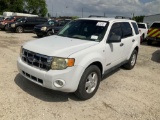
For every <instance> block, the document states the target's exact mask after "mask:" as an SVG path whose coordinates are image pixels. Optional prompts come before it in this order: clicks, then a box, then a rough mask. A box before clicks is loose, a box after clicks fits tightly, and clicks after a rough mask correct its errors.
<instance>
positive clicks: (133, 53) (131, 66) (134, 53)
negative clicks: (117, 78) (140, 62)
mask: <svg viewBox="0 0 160 120" xmlns="http://www.w3.org/2000/svg"><path fill="white" fill-rule="evenodd" d="M137 54H138V52H137V50H134V51H133V52H132V55H131V57H130V59H129V64H130V68H131V69H132V68H134V66H135V65H136V62H137ZM133 55H136V59H135V63H134V65H132V64H131V61H132V58H133Z"/></svg>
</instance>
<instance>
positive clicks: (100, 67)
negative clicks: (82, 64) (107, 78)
mask: <svg viewBox="0 0 160 120" xmlns="http://www.w3.org/2000/svg"><path fill="white" fill-rule="evenodd" d="M92 65H96V66H97V67H98V68H99V69H100V71H101V77H102V74H103V66H102V63H101V62H99V61H95V62H93V63H91V64H90V65H88V67H89V66H92ZM88 67H87V68H88Z"/></svg>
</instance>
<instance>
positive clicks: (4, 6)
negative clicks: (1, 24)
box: [0, 0, 24, 14]
mask: <svg viewBox="0 0 160 120" xmlns="http://www.w3.org/2000/svg"><path fill="white" fill-rule="evenodd" d="M23 1H24V0H0V12H1V14H2V13H3V12H5V11H7V12H17V11H18V12H23V4H24V2H23Z"/></svg>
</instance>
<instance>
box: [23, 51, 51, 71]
mask: <svg viewBox="0 0 160 120" xmlns="http://www.w3.org/2000/svg"><path fill="white" fill-rule="evenodd" d="M52 59H53V57H49V56H45V55H41V54H38V53H35V52H31V51H29V50H26V49H23V50H22V60H23V61H24V62H25V63H27V64H28V65H30V66H33V67H36V68H40V69H43V70H46V71H48V70H50V68H51V63H52Z"/></svg>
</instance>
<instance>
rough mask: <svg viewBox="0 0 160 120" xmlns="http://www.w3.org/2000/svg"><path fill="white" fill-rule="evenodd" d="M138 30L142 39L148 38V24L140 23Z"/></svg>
mask: <svg viewBox="0 0 160 120" xmlns="http://www.w3.org/2000/svg"><path fill="white" fill-rule="evenodd" d="M140 25H142V26H144V27H143V28H142V27H140ZM138 29H139V33H140V36H141V37H144V39H145V38H146V37H147V32H148V27H147V24H146V23H138Z"/></svg>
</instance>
